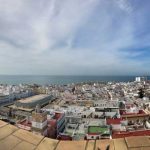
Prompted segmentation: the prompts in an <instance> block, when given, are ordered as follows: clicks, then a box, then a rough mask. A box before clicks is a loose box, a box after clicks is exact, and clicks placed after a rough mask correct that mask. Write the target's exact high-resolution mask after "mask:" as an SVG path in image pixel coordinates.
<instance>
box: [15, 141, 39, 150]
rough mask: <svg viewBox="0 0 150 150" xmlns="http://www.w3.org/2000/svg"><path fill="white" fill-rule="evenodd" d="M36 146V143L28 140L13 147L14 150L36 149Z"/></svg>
mask: <svg viewBox="0 0 150 150" xmlns="http://www.w3.org/2000/svg"><path fill="white" fill-rule="evenodd" d="M35 148H36V147H35V145H33V144H31V143H28V142H26V141H22V142H21V143H19V144H18V145H17V146H15V147H14V148H13V150H34V149H35Z"/></svg>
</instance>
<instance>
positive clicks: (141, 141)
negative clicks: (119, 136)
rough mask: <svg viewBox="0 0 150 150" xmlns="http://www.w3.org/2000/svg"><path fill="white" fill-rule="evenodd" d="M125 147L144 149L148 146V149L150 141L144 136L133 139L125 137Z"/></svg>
mask: <svg viewBox="0 0 150 150" xmlns="http://www.w3.org/2000/svg"><path fill="white" fill-rule="evenodd" d="M125 140H126V143H127V146H128V147H129V148H138V147H142V146H143V147H145V146H149V147H150V139H149V137H146V136H137V137H136V138H135V137H127V138H125Z"/></svg>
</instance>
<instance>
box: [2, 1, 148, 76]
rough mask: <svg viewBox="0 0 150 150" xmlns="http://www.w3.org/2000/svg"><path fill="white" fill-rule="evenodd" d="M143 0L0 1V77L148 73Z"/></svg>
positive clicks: (146, 8) (145, 13)
mask: <svg viewBox="0 0 150 150" xmlns="http://www.w3.org/2000/svg"><path fill="white" fill-rule="evenodd" d="M149 10H150V1H149V0H86V1H85V0H49V1H48V0H36V3H35V1H34V0H13V1H10V0H0V74H39V75H40V74H41V75H43V74H46V75H139V74H140V75H148V74H150V68H149V66H150V13H149Z"/></svg>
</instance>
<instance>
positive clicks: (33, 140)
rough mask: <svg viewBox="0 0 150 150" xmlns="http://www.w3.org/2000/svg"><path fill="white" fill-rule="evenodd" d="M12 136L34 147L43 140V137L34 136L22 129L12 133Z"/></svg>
mask: <svg viewBox="0 0 150 150" xmlns="http://www.w3.org/2000/svg"><path fill="white" fill-rule="evenodd" d="M13 135H14V136H16V137H18V138H20V139H22V140H24V141H27V142H29V143H31V144H34V145H38V144H39V143H40V142H41V140H42V139H43V138H44V137H43V136H40V135H35V134H33V133H32V132H28V131H25V130H22V129H19V130H18V131H16V132H15V133H13Z"/></svg>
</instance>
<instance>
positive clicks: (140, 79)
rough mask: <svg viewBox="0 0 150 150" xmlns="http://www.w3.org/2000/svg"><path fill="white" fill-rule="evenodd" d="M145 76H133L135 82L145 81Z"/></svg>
mask: <svg viewBox="0 0 150 150" xmlns="http://www.w3.org/2000/svg"><path fill="white" fill-rule="evenodd" d="M146 80H147V77H135V81H136V82H142V81H146Z"/></svg>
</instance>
